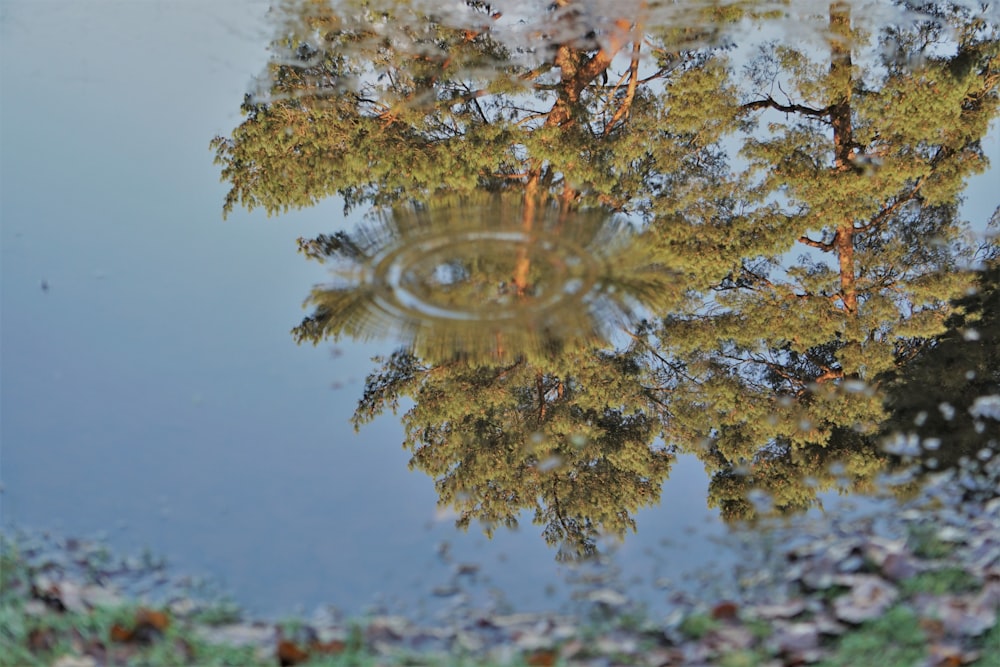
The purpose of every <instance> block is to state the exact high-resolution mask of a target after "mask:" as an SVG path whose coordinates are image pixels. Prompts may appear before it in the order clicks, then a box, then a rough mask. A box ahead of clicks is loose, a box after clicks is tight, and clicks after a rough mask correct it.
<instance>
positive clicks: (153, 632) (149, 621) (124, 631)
mask: <svg viewBox="0 0 1000 667" xmlns="http://www.w3.org/2000/svg"><path fill="white" fill-rule="evenodd" d="M169 625H170V619H169V618H168V617H167V615H166V614H164V613H163V612H162V611H156V610H154V609H145V608H141V609H137V610H136V612H135V618H134V619H133V621H132V627H126V626H123V625H120V624H118V623H115V624H114V625H113V626H111V632H110V635H111V641H114V642H119V643H131V644H152V643H153V642H154V641H156V640H158V639H160V638H161V637H163V632H164V631H165V630H166V629H167V627H168V626H169Z"/></svg>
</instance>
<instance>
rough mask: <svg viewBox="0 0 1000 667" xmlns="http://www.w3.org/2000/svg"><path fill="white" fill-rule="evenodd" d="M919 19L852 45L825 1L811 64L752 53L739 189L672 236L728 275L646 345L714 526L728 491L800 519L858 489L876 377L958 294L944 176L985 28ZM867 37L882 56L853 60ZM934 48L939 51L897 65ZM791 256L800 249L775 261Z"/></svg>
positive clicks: (976, 79)
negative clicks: (819, 500)
mask: <svg viewBox="0 0 1000 667" xmlns="http://www.w3.org/2000/svg"><path fill="white" fill-rule="evenodd" d="M939 10H940V18H939V20H942V21H946V23H945V25H946V26H947V27H948V28H950V29H952V32H947V33H946V32H945V30H944V28H943V27H942V28H933V27H932V26H931V24H923V23H921V24H917V25H915V26H913V27H912V28H911V29H910V30H908V31H900V30H892V31H887V32H886V33H885V34H884V35H881V36H880V35H878V34H877V33H869V36H867V37H866V35H865V34H864V33H863V32H861V31H860V30H858V29H856V27H854V26H852V20H851V13H850V8H849V5H847V4H846V3H834V4H832V5H831V6H830V11H829V48H828V49H827V52H826V54H822V55H820V56H819V57H818V58H817V57H816V56H815V55H811V54H808V53H806V52H803V51H800V50H795V49H792V48H789V47H785V46H778V47H775V48H773V49H768V50H765V51H763V52H762V54H761V55H760V57H759V58H757V59H756V60H755V61H754V62H752V63H751V67H750V74H751V80H752V81H753V83H754V84H755V87H754V89H753V90H750V91H748V92H747V93H746V96H747V97H748V98H749V101H747V102H745V103H744V104H743V109H744V110H746V111H747V112H748V113H749V114H751V116H750V118H751V119H753V118H754V117H756V116H757V115H758V114H761V113H765V114H768V115H767V116H766V120H767V121H768V122H769V126H768V129H767V132H766V133H763V132H760V131H756V132H753V133H751V134H749V135H748V136H747V137H746V139H745V140H744V143H743V153H744V155H745V156H746V157H747V159H748V160H749V161H750V165H751V171H750V173H749V174H748V176H749V177H754V176H756V178H748V179H747V181H746V187H745V188H744V189H743V191H742V194H741V206H740V207H739V208H737V207H735V206H734V207H732V209H731V210H732V213H731V215H730V216H729V217H727V218H725V219H722V220H716V221H712V222H710V223H708V224H703V225H702V229H703V230H704V232H703V234H702V235H700V236H699V237H697V238H696V239H692V238H684V237H683V236H681V235H680V234H682V232H680V233H678V232H676V228H674V229H675V231H674V236H675V239H676V241H675V242H676V243H687V244H690V247H691V248H692V251H693V252H695V253H700V249H701V248H705V247H714V248H724V249H725V251H726V252H727V253H728V257H729V258H731V262H732V265H733V268H732V269H730V270H729V271H728V272H727V273H726V274H725V275H724V276H722V277H721V279H720V280H719V281H718V282H717V283H716V284H715V285H714V286H713V287H712V289H711V290H707V291H705V292H704V293H703V296H702V300H701V301H700V303H697V304H695V306H694V307H692V308H690V310H689V311H688V312H686V313H672V314H670V315H668V316H667V317H665V318H664V319H663V321H662V323H661V324H660V325H659V326H658V327H656V328H654V329H653V331H652V332H651V334H652V336H653V337H654V342H653V343H651V347H655V349H657V350H658V352H659V354H661V355H662V356H664V357H667V358H670V359H672V362H671V364H670V366H669V367H668V368H666V369H665V371H664V373H663V374H664V375H666V376H667V377H668V378H670V379H673V378H675V377H677V373H676V368H677V365H678V363H680V364H681V365H682V367H683V368H684V369H685V372H686V374H687V378H686V379H684V380H683V381H681V382H680V383H679V384H678V385H677V387H676V389H675V391H674V399H673V400H672V401H671V403H670V410H669V414H668V415H667V419H666V420H665V423H666V427H667V430H668V434H669V437H670V439H671V441H673V442H676V443H678V444H679V445H681V446H683V447H689V448H692V449H693V450H694V451H696V452H699V456H701V457H702V458H703V460H704V461H705V463H706V467H707V468H708V469H709V470H710V471H713V472H715V474H716V479H715V480H714V481H713V488H712V491H711V496H712V499H710V502H713V503H717V504H719V505H725V506H726V507H729V509H728V510H726V513H727V514H730V515H732V516H739V515H741V514H743V515H752V513H753V511H752V509H750V508H749V505H748V504H740V503H736V504H733V502H732V498H733V497H739V496H740V495H741V491H742V489H745V488H748V487H759V488H763V489H766V490H768V491H769V492H771V494H772V496H773V499H774V502H775V505H776V506H777V507H779V508H782V507H784V508H802V507H806V506H809V505H810V504H811V503H813V502H814V501H815V498H816V494H817V492H818V491H821V490H824V489H827V488H842V489H843V488H846V489H849V490H855V491H864V490H871V489H873V488H874V485H873V476H874V474H875V473H876V472H878V471H879V470H880V469H881V467H882V466H881V465H880V464H879V462H880V461H883V460H885V458H886V457H885V455H884V454H883V453H882V452H881V451H880V449H879V447H878V442H877V439H875V438H874V437H873V436H874V435H875V434H876V433H877V432H878V428H879V424H880V423H882V421H883V420H884V419H885V418H886V412H885V410H884V408H883V396H882V394H881V392H880V391H879V388H880V385H881V383H882V381H883V378H884V377H885V375H886V374H887V373H890V372H893V371H894V370H895V369H897V368H899V367H900V366H902V365H904V364H905V363H906V362H907V361H908V360H909V359H911V358H912V357H913V356H914V355H917V354H918V353H919V352H920V350H921V349H923V348H924V347H925V346H926V345H927V343H928V341H930V340H932V338H933V337H934V336H936V335H938V334H940V333H941V332H942V331H943V330H944V322H945V320H946V319H947V317H948V316H949V315H950V314H951V313H952V312H953V310H954V307H953V305H952V304H953V300H954V299H956V298H957V297H959V296H960V295H962V294H963V293H964V292H965V291H966V290H968V289H969V288H970V286H971V285H972V282H973V281H974V274H973V272H971V271H969V270H966V268H965V267H966V266H967V265H968V264H969V263H970V262H971V260H972V255H973V250H974V247H973V245H972V244H970V243H969V241H968V238H967V236H966V225H965V223H964V222H962V221H961V220H960V219H959V217H958V215H957V207H958V203H959V201H960V199H959V195H960V191H961V189H962V187H963V183H964V179H965V178H967V177H968V176H970V175H972V174H975V173H978V172H979V171H982V170H983V169H984V167H985V158H984V157H983V153H982V150H981V147H980V143H979V142H980V139H981V138H982V137H983V135H984V134H985V132H986V128H987V127H988V125H989V122H990V120H991V119H992V118H995V116H996V109H997V80H998V67H997V65H998V60H997V32H996V26H986V25H985V24H984V23H983V22H981V21H979V22H977V21H975V20H971V19H970V17H969V16H968V15H967V14H966V13H964V12H962V11H959V10H954V11H952V10H950V9H948V8H947V7H945V6H943V5H942V6H939ZM945 34H947V35H949V37H947V38H946V37H945V36H944V35H945ZM876 37H880V38H884V39H886V40H887V41H888V40H890V39H891V43H892V44H893V45H894V46H895V48H896V49H898V50H899V51H900V53H893V54H891V56H889V55H886V51H882V55H881V56H880V57H878V58H877V59H874V58H872V57H870V56H869V57H867V58H865V59H864V62H866V66H865V67H862V66H860V65H859V64H858V63H859V61H861V59H859V58H857V57H856V54H857V53H859V52H864V51H865V50H866V48H868V47H869V44H868V39H874V38H876ZM949 40H954V41H949ZM945 42H948V45H947V46H948V47H951V48H953V49H955V52H954V53H953V54H952V55H948V56H941V57H932V56H925V57H924V59H923V61H922V63H921V64H920V65H919V66H916V67H912V66H910V67H904V66H902V65H901V62H903V61H904V59H906V58H907V57H908V56H912V55H913V54H915V53H916V52H917V51H918V50H920V51H921V52H922V53H924V54H926V53H930V52H933V51H935V50H937V49H942V50H943V49H944V48H946V45H945ZM761 90H763V91H764V92H763V93H762V92H760V91H761ZM774 90H782V91H787V93H786V94H787V99H784V100H781V101H778V100H776V99H774V97H772V96H771V92H772V91H774ZM775 112H780V113H775ZM654 224H656V223H654ZM734 229H735V230H738V232H740V233H738V234H734V232H733V230H734ZM691 240H694V243H691ZM792 251H796V252H799V253H804V254H801V255H800V256H799V259H798V260H797V261H795V262H790V261H788V254H789V253H790V252H792ZM664 352H665V354H664ZM834 462H837V464H838V466H837V467H836V468H834V470H836V471H837V472H836V474H831V473H830V472H829V471H830V470H831V467H830V464H832V463H834ZM741 502H742V501H741ZM738 508H742V509H738Z"/></svg>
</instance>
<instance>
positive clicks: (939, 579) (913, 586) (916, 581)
mask: <svg viewBox="0 0 1000 667" xmlns="http://www.w3.org/2000/svg"><path fill="white" fill-rule="evenodd" d="M979 587H980V583H979V580H978V579H976V578H975V577H974V576H972V575H971V574H969V573H968V572H966V571H965V570H963V569H961V568H958V567H945V568H942V569H940V570H933V571H930V572H921V573H920V574H918V575H916V576H914V577H910V578H909V579H907V580H905V581H903V582H902V583H901V584H900V590H901V591H902V592H903V594H904V595H914V594H916V593H932V594H934V595H947V594H957V593H971V592H973V591H975V590H977V589H979Z"/></svg>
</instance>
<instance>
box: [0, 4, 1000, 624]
mask: <svg viewBox="0 0 1000 667" xmlns="http://www.w3.org/2000/svg"><path fill="white" fill-rule="evenodd" d="M976 8H977V5H976V4H975V3H937V4H935V5H934V7H933V12H931V11H930V10H927V9H926V8H925V12H923V13H921V12H916V11H914V10H911V9H909V8H907V7H906V6H904V4H902V3H898V4H897V3H890V2H885V3H865V2H852V3H834V4H828V3H795V5H794V7H789V6H786V5H784V4H781V3H753V2H750V3H665V4H658V3H652V2H641V3H632V4H629V3H625V4H622V3H604V2H600V1H593V2H587V3H583V2H573V1H566V2H556V3H504V2H498V3H495V4H492V5H490V6H485V5H481V4H479V3H461V2H459V3H453V5H449V7H448V8H446V9H442V8H441V7H439V6H438V5H437V4H435V3H393V2H380V3H379V2H376V3H364V6H362V4H361V3H355V2H350V1H346V0H345V1H340V0H333V1H332V2H319V3H317V2H305V1H304V0H303V1H289V2H283V3H275V4H274V5H271V6H269V5H268V4H267V3H245V2H240V3H226V2H213V3H188V2H162V3H156V2H150V3H100V2H91V3H85V4H84V3H56V2H52V3H50V2H43V3H35V2H31V3H28V2H9V1H5V2H4V3H3V4H2V5H0V12H2V13H0V31H2V32H0V35H2V42H3V46H2V49H3V62H2V68H3V72H2V74H3V77H2V85H3V90H2V92H3V116H2V126H0V132H2V146H3V151H2V182H0V187H2V200H0V205H2V232H0V233H2V260H3V283H2V306H3V313H2V322H0V326H2V424H0V428H2V444H3V450H2V453H3V459H2V464H3V468H2V471H0V473H2V481H3V495H2V503H3V505H2V509H3V517H2V519H3V524H4V526H5V528H11V527H30V528H46V529H52V530H55V531H58V532H60V533H63V534H72V535H92V534H95V533H101V534H103V535H104V536H105V537H106V539H108V540H109V542H111V543H112V544H113V545H115V546H116V547H118V548H121V549H123V550H126V551H127V550H134V549H137V548H143V547H148V548H150V549H151V550H152V551H154V552H156V553H160V554H164V555H166V556H167V557H168V558H169V559H170V561H171V562H172V563H174V564H175V565H176V566H177V567H178V569H180V570H184V571H191V572H196V573H200V574H205V575H208V576H210V577H213V578H215V579H216V580H218V581H219V582H221V583H222V585H223V586H224V587H226V588H227V589H228V590H230V591H231V592H232V594H233V596H234V597H235V598H236V600H238V601H239V602H241V603H244V604H246V605H248V606H250V607H251V608H253V609H255V610H257V611H259V612H262V613H278V612H281V611H285V610H290V609H294V608H295V607H297V606H302V607H305V608H311V607H313V606H315V605H317V604H320V603H333V604H335V605H337V606H339V607H341V608H344V609H347V610H354V611H356V610H361V609H363V608H365V606H367V605H369V604H372V603H376V602H378V601H386V602H388V603H390V604H392V605H397V604H403V605H413V604H416V603H418V602H419V601H420V600H422V599H424V598H426V597H427V596H428V595H429V594H430V592H431V591H432V590H434V589H435V588H436V587H440V586H442V585H444V584H446V583H447V582H448V580H449V577H450V573H451V572H452V571H453V569H452V568H453V566H454V563H455V562H468V563H475V564H477V565H479V566H481V568H482V572H483V573H484V575H485V576H486V577H488V579H489V583H488V584H487V585H486V586H485V587H486V588H489V587H495V588H497V589H499V590H501V591H502V592H503V594H504V596H505V597H506V598H507V599H508V600H509V601H510V602H511V603H512V604H514V605H515V606H516V607H519V608H541V607H544V606H546V605H550V604H553V601H552V600H551V599H550V598H549V597H548V593H547V590H548V589H549V588H550V585H551V584H558V583H559V582H561V581H562V580H563V579H564V578H565V577H566V576H567V571H568V569H569V568H570V567H571V566H572V565H573V564H574V563H576V562H578V561H580V560H581V559H583V558H586V557H588V556H590V555H593V554H594V553H595V552H600V553H609V554H611V555H612V559H613V562H614V563H615V565H616V566H617V567H618V568H620V569H621V570H622V571H623V572H624V573H625V574H624V575H623V577H624V579H625V580H626V583H627V582H628V581H632V580H634V583H633V584H632V592H633V593H634V594H636V595H637V596H652V597H654V598H655V597H657V596H659V597H663V596H665V595H667V594H668V593H669V592H670V590H671V585H670V584H665V588H664V589H662V590H661V589H655V590H654V589H653V588H652V586H651V585H650V582H653V581H654V580H657V579H660V580H661V583H663V582H662V580H663V578H667V579H672V580H674V581H675V582H676V581H678V580H683V579H687V580H688V581H689V582H694V584H693V585H695V586H698V585H700V584H699V583H698V582H699V575H704V576H711V577H714V576H715V575H716V574H717V573H718V572H722V571H726V570H727V569H729V568H730V567H731V566H732V564H733V559H734V555H733V553H731V552H730V551H728V550H727V547H726V546H725V544H724V542H725V540H724V539H722V538H724V537H725V536H726V535H727V534H728V533H729V532H730V531H731V530H733V527H734V526H735V525H737V524H738V523H740V522H742V521H746V520H754V519H757V518H760V516H761V515H765V514H777V515H798V514H802V513H805V512H808V511H813V512H815V511H817V510H818V508H822V509H823V511H826V512H833V513H835V512H839V511H846V509H843V508H844V507H845V506H844V505H843V504H841V503H839V502H838V498H849V499H852V500H858V499H862V498H864V497H866V496H868V495H870V494H872V493H874V492H876V491H879V490H884V489H883V485H882V484H880V483H879V476H880V474H881V473H883V472H885V471H887V470H892V471H898V470H899V469H901V466H903V465H904V464H905V463H907V462H908V459H913V458H916V459H918V460H919V461H920V462H921V465H922V466H923V467H924V468H926V469H941V468H949V467H953V468H954V467H959V466H964V469H968V471H969V475H970V476H971V477H972V478H975V476H976V474H977V468H976V466H977V465H980V463H981V462H983V461H986V460H987V459H989V458H990V456H991V451H992V450H993V449H995V446H996V437H997V436H996V433H997V431H998V430H1000V429H998V428H997V427H998V422H1000V414H998V413H1000V408H997V407H996V406H995V403H997V402H998V401H1000V399H995V400H994V398H993V397H995V396H1000V386H998V382H1000V378H998V368H997V364H996V356H995V346H996V334H997V323H996V319H995V317H996V316H995V313H996V306H995V302H996V297H995V295H996V291H995V290H996V280H997V278H996V256H997V247H996V243H995V238H994V237H993V236H991V234H995V232H996V231H997V230H996V225H995V220H996V215H995V213H994V211H995V209H996V207H997V204H998V197H997V194H996V188H995V182H996V171H995V170H993V169H992V167H991V166H990V158H992V160H993V162H994V163H995V162H996V160H997V159H998V158H1000V148H998V143H1000V142H998V138H997V127H996V123H995V119H996V116H997V96H998V91H997V81H998V79H1000V65H998V55H997V54H998V52H1000V32H998V25H1000V21H998V17H997V15H996V13H995V10H989V9H987V10H986V11H985V12H983V11H981V10H978V9H976ZM991 11H992V12H993V13H991ZM220 175H221V177H222V180H221V182H220ZM268 214H271V215H270V217H269V216H268ZM224 217H225V219H224ZM991 218H993V220H994V224H993V226H990V225H989V222H990V220H991ZM977 318H978V319H977ZM401 444H402V447H400V445H401ZM928 452H932V453H933V454H928ZM903 455H905V456H903ZM977 462H980V463H977ZM917 487H918V485H917V484H916V483H912V484H907V485H904V486H902V487H898V486H897V487H892V490H891V491H889V493H890V495H894V496H898V497H907V496H909V495H912V494H913V493H916V492H917V491H916V489H917ZM979 493H981V490H976V491H974V492H970V498H973V497H978V496H977V495H976V494H979ZM762 499H763V500H762ZM970 501H971V500H970ZM651 601H652V602H654V603H655V600H651Z"/></svg>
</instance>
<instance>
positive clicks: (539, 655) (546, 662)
mask: <svg viewBox="0 0 1000 667" xmlns="http://www.w3.org/2000/svg"><path fill="white" fill-rule="evenodd" d="M524 662H525V664H527V665H529V666H530V667H552V665H554V664H556V652H555V651H552V650H549V649H543V650H541V651H534V652H532V653H529V654H528V655H527V656H525V658H524Z"/></svg>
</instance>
